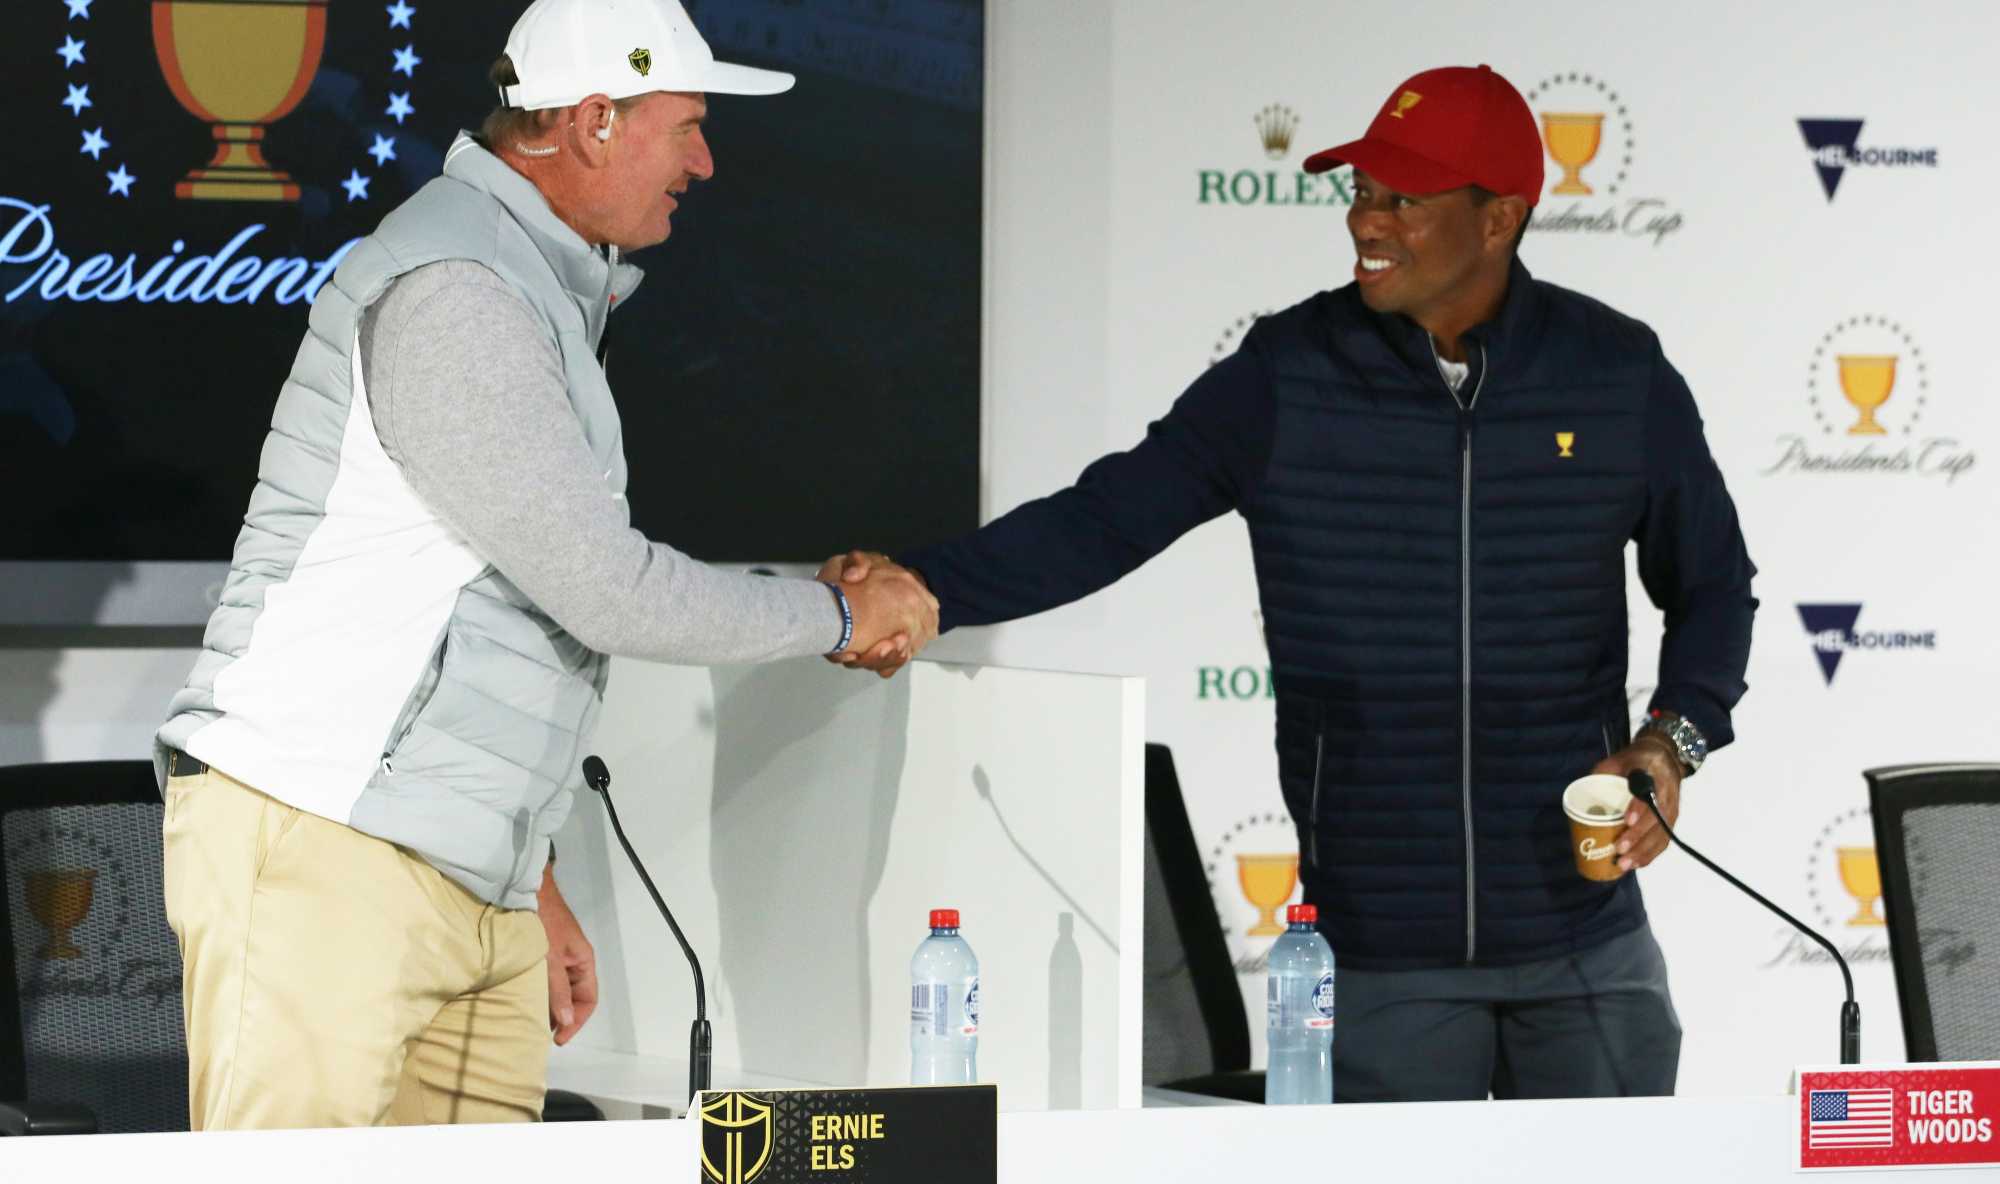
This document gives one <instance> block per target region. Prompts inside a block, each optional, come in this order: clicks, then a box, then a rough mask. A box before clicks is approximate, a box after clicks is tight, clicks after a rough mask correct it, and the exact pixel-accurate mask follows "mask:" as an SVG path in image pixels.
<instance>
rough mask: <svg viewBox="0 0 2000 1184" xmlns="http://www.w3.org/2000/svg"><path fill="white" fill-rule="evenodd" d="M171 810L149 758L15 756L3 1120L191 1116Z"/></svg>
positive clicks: (571, 1114) (557, 1105) (3, 807)
mask: <svg viewBox="0 0 2000 1184" xmlns="http://www.w3.org/2000/svg"><path fill="white" fill-rule="evenodd" d="M161 809H162V807H161V802H160V792H159V787H158V785H157V784H156V782H155V781H154V779H153V766H152V763H151V762H150V761H91V762H78V763H71V764H47V765H15V766H11V767H0V1135H7V1134H38V1135H39V1134H87V1133H93V1132H99V1131H102V1132H106V1133H109V1132H128V1131H184V1130H186V1129H187V1128H188V1096H187V1077H188V1068H187V1041H186V1036H185V1033H184V1032H183V1031H182V1026H181V1025H182V1019H181V956H180V947H179V945H178V943H176V942H175V940H174V935H173V931H172V930H171V929H169V928H168V927H167V917H166V906H165V895H164V893H163V891H162V885H161V879H160V820H161ZM603 1117H604V1115H603V1113H602V1111H600V1110H599V1109H598V1108H597V1107H596V1105H595V1104H593V1103H592V1102H591V1101H590V1100H589V1099H587V1098H584V1097H581V1096H579V1095H576V1094H571V1093H566V1092H564V1091H561V1090H550V1091H549V1094H548V1098H547V1100H546V1102H545V1103H544V1109H543V1118H544V1120H545V1121H549V1122H573V1121H581V1120H591V1119H601V1118H603Z"/></svg>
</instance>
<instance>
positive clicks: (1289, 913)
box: [1285, 904, 1319, 925]
mask: <svg viewBox="0 0 2000 1184" xmlns="http://www.w3.org/2000/svg"><path fill="white" fill-rule="evenodd" d="M1285 920H1287V921H1290V922H1291V923H1292V924H1294V925H1297V924H1298V923H1299V922H1301V921H1303V922H1305V923H1306V924H1308V925H1317V924H1319V906H1318V905H1316V904H1295V905H1292V906H1290V907H1289V908H1287V909H1286V910H1285Z"/></svg>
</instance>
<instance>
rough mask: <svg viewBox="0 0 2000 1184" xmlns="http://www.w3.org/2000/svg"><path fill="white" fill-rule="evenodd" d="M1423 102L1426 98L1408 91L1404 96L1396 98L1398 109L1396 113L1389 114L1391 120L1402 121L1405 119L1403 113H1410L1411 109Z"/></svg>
mask: <svg viewBox="0 0 2000 1184" xmlns="http://www.w3.org/2000/svg"><path fill="white" fill-rule="evenodd" d="M1423 101H1424V96H1422V95H1420V94H1418V93H1417V92H1416V91H1413V90H1406V91H1404V92H1403V93H1402V94H1400V95H1397V96H1396V109H1395V110H1394V111H1391V112H1389V118H1391V119H1401V118H1402V117H1403V112H1405V111H1408V110H1409V109H1410V108H1412V107H1414V106H1416V105H1417V104H1418V103H1421V102H1423Z"/></svg>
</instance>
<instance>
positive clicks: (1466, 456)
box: [1431, 338, 1486, 966]
mask: <svg viewBox="0 0 2000 1184" xmlns="http://www.w3.org/2000/svg"><path fill="white" fill-rule="evenodd" d="M1431 360H1432V361H1433V362H1435V363H1437V371H1438V380H1439V381H1441V382H1443V383H1444V389H1445V393H1446V394H1448V395H1450V396H1451V401H1452V403H1453V405H1454V406H1456V407H1457V408H1458V413H1459V414H1458V452H1459V458H1460V459H1459V507H1458V544H1459V553H1458V572H1459V589H1458V592H1459V658H1460V666H1459V710H1460V716H1459V726H1460V729H1461V731H1460V745H1459V762H1460V763H1459V768H1460V770H1461V781H1460V787H1459V807H1460V810H1461V811H1462V812H1463V815H1464V818H1465V964H1466V965H1468V966H1470V965H1472V962H1473V958H1474V956H1475V955H1476V954H1477V953H1478V951H1479V946H1478V939H1477V936H1476V935H1477V933H1478V928H1479V925H1478V922H1479V915H1478V899H1477V894H1476V893H1475V891H1474V885H1475V884H1476V883H1477V872H1478V864H1477V861H1476V859H1475V858H1474V855H1473V832H1472V419H1471V416H1472V409H1473V408H1474V407H1476V406H1478V404H1479V392H1480V391H1481V390H1483V389H1484V388H1485V386H1486V347H1485V346H1481V347H1480V348H1479V381H1478V382H1476V383H1474V384H1473V387H1472V397H1471V398H1470V399H1460V398H1459V397H1458V392H1457V391H1455V390H1453V389H1452V387H1451V380H1450V379H1448V378H1446V377H1445V373H1444V359H1443V358H1441V357H1439V356H1438V352H1437V340H1436V339H1435V338H1433V339H1432V340H1431Z"/></svg>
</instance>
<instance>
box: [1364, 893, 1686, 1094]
mask: <svg viewBox="0 0 2000 1184" xmlns="http://www.w3.org/2000/svg"><path fill="white" fill-rule="evenodd" d="M1338 976H1339V977H1338V979H1337V980H1336V982H1337V984H1338V985H1337V986H1336V987H1335V996H1334V997H1335V999H1336V1001H1337V1006H1338V1008H1339V1026H1338V1027H1337V1028H1336V1029H1335V1033H1336V1035H1335V1037H1334V1041H1333V1090H1334V1100H1335V1101H1337V1102H1432V1101H1465V1100H1470V1099H1482V1098H1485V1097H1488V1096H1492V1097H1495V1098H1587V1097H1629V1096H1635V1095H1657V1094H1671V1093H1673V1092H1674V1075H1675V1073H1676V1071H1677V1070H1678V1069H1679V1066H1680V1055H1681V1024H1680V1019H1679V1017H1677V1016H1676V1015H1675V1014H1674V1004H1673V1000H1672V999H1670V998H1668V996H1667V964H1666V960H1665V959H1664V958H1662V957H1661V955H1660V946H1659V943H1658V942H1656V941H1654V940H1653V931H1652V930H1651V929H1650V928H1648V927H1646V926H1643V925H1642V926H1640V927H1639V928H1638V929H1637V930H1635V931H1633V932H1631V933H1628V934H1625V935H1624V936H1622V937H1617V938H1613V939H1612V940H1610V941H1608V942H1605V943H1604V944H1603V945H1601V946H1597V947H1594V948H1592V949H1588V950H1585V951H1583V952H1581V953H1579V954H1574V955H1568V956H1565V957H1561V958H1551V959H1549V960H1547V961H1544V962H1530V963H1527V964H1524V965H1521V966H1503V967H1453V968H1450V969H1446V970H1388V971H1366V970H1348V969H1345V968H1342V969H1340V970H1339V971H1338Z"/></svg>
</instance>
